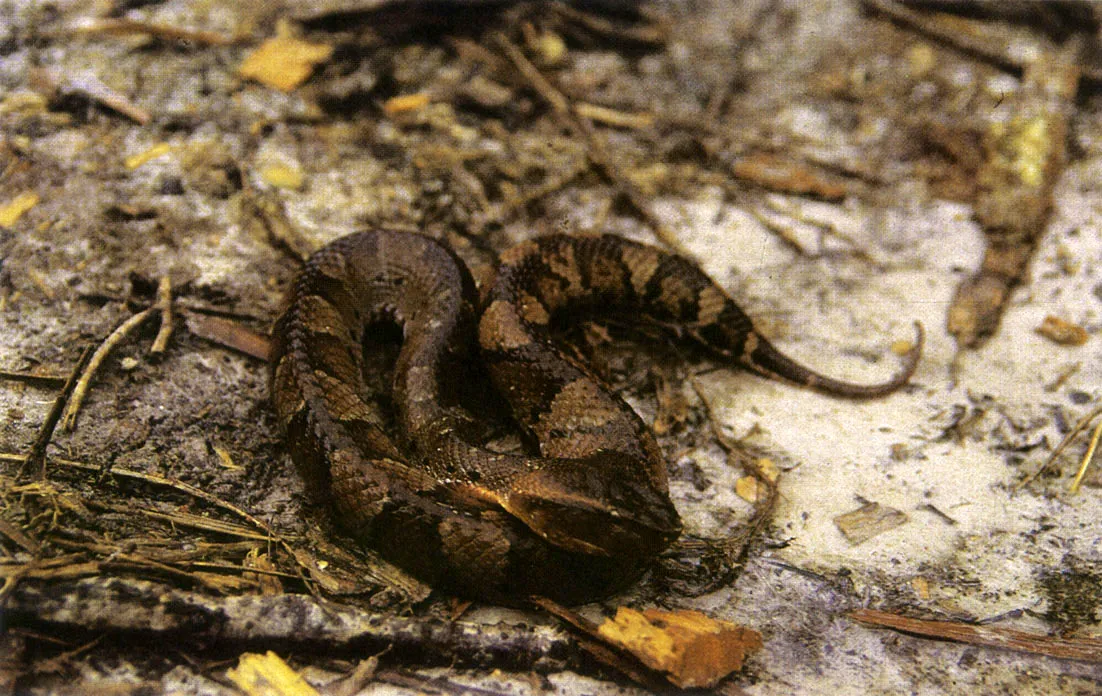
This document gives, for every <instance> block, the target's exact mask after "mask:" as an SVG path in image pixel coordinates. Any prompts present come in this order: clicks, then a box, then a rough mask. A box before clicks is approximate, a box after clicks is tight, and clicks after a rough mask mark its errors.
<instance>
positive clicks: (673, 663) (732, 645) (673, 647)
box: [597, 607, 762, 689]
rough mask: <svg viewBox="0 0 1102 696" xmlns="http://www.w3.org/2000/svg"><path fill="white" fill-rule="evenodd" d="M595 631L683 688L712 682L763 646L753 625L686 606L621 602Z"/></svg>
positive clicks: (736, 667)
mask: <svg viewBox="0 0 1102 696" xmlns="http://www.w3.org/2000/svg"><path fill="white" fill-rule="evenodd" d="M597 632H598V635H600V636H601V637H602V638H604V639H605V640H607V641H609V642H610V643H612V644H613V645H616V646H619V647H621V648H623V649H625V650H628V651H629V652H631V654H633V655H635V656H636V657H638V658H639V659H640V660H641V661H642V662H643V664H645V665H647V666H648V667H650V668H651V669H655V670H658V671H659V672H662V673H663V674H665V675H666V678H667V679H669V680H670V682H671V683H673V684H675V685H676V686H678V687H680V688H682V689H690V688H711V687H713V686H715V685H716V684H718V683H719V682H720V681H721V680H722V679H723V678H724V677H726V676H727V675H729V674H731V673H732V672H736V671H738V670H740V669H742V665H743V662H744V661H745V660H746V658H747V657H748V656H749V655H750V654H752V653H754V652H756V651H757V650H759V649H761V647H762V641H761V635H760V634H759V633H758V632H757V631H754V630H751V629H749V628H745V627H743V626H738V625H736V624H732V623H728V622H726V621H719V620H717V619H711V618H708V617H707V616H705V615H704V614H701V613H700V612H696V611H689V610H680V611H660V610H658V609H647V610H645V611H643V612H638V611H635V610H634V609H629V608H628V607H619V608H618V609H617V610H616V616H615V618H612V619H608V620H606V621H605V622H604V623H602V624H601V625H600V627H599V628H598V629H597Z"/></svg>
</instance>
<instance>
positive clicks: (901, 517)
mask: <svg viewBox="0 0 1102 696" xmlns="http://www.w3.org/2000/svg"><path fill="white" fill-rule="evenodd" d="M906 522H907V515H906V514H905V513H903V512H900V511H899V510H896V509H895V508H891V507H887V506H885V505H881V504H880V503H873V502H869V503H865V504H864V505H862V506H861V507H859V508H857V509H856V510H853V511H852V512H847V513H844V514H842V515H838V516H837V517H835V518H834V524H835V525H836V526H837V527H838V530H839V531H841V532H842V534H843V535H844V536H845V537H846V539H847V540H848V541H849V543H851V544H853V545H854V546H856V545H857V544H861V543H863V542H866V541H868V540H869V539H872V538H873V537H875V536H879V535H880V534H883V533H884V532H887V531H889V530H891V529H895V528H896V527H898V526H900V525H902V524H905V523H906Z"/></svg>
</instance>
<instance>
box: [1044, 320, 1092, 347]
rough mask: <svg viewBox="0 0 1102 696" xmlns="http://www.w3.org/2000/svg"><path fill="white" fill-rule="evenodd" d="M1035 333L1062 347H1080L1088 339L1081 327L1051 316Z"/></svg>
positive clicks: (1085, 331)
mask: <svg viewBox="0 0 1102 696" xmlns="http://www.w3.org/2000/svg"><path fill="white" fill-rule="evenodd" d="M1037 333H1039V334H1041V335H1042V336H1044V337H1045V338H1047V339H1048V340H1050V341H1052V342H1053V343H1058V344H1060V345H1062V346H1081V345H1083V344H1084V343H1086V342H1087V339H1088V338H1089V336H1088V334H1087V330H1086V329H1084V328H1083V327H1082V326H1080V325H1078V324H1072V323H1071V322H1070V321H1067V320H1065V319H1061V318H1060V317H1057V316H1053V315H1051V314H1050V315H1048V316H1047V317H1045V320H1044V321H1043V322H1041V325H1040V326H1038V327H1037Z"/></svg>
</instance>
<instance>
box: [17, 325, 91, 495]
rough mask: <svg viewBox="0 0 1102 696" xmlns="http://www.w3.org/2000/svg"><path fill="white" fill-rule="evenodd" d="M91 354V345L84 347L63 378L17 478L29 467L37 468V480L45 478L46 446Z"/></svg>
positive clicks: (29, 468)
mask: <svg viewBox="0 0 1102 696" xmlns="http://www.w3.org/2000/svg"><path fill="white" fill-rule="evenodd" d="M91 355H92V349H91V347H88V348H85V349H84V352H82V353H81V354H80V359H79V360H77V364H76V365H75V366H74V367H73V371H72V372H71V373H69V378H68V379H67V380H65V386H64V387H62V389H61V393H60V394H58V395H57V398H56V399H54V405H53V406H51V407H50V412H49V413H47V414H46V420H45V421H43V422H42V427H41V428H40V429H39V431H38V437H36V438H35V440H34V444H33V445H31V451H30V452H29V453H28V454H27V457H26V458H25V459H24V460H23V464H22V465H21V466H20V467H19V473H18V474H17V478H21V477H22V476H23V475H24V473H25V472H27V471H29V470H31V469H37V472H36V473H35V475H34V476H35V478H36V479H37V480H39V481H41V480H43V479H45V478H46V448H47V447H49V445H50V440H51V439H53V436H54V430H55V429H56V428H57V421H58V419H60V418H61V412H62V411H63V410H64V409H65V404H66V403H69V398H70V397H71V396H73V390H74V389H75V388H76V386H77V384H78V381H79V375H80V374H81V372H82V371H83V370H84V367H85V365H87V364H88V359H89V358H90V356H91Z"/></svg>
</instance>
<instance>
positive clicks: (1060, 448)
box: [1014, 405, 1102, 492]
mask: <svg viewBox="0 0 1102 696" xmlns="http://www.w3.org/2000/svg"><path fill="white" fill-rule="evenodd" d="M1099 415H1102V405H1099V406H1096V407H1095V408H1094V410H1093V411H1091V412H1090V413H1088V414H1087V415H1085V416H1083V417H1082V418H1080V419H1079V422H1077V423H1076V424H1075V427H1074V428H1072V429H1071V432H1069V433H1068V434H1067V435H1065V436H1064V439H1063V440H1061V441H1060V444H1059V445H1057V446H1056V449H1054V450H1053V451H1052V454H1050V455H1049V457H1048V459H1046V460H1045V463H1044V464H1042V465H1041V467H1040V468H1039V469H1037V471H1034V472H1033V473H1032V474H1030V475H1029V476H1026V477H1025V478H1024V479H1022V480H1021V481H1020V482H1019V483H1018V485H1017V486H1015V487H1014V491H1015V492H1017V491H1019V490H1021V489H1022V488H1025V487H1026V486H1028V485H1029V484H1030V483H1032V482H1033V479H1035V478H1037V477H1038V476H1040V475H1041V474H1042V473H1044V472H1045V471H1046V470H1047V469H1048V468H1049V467H1050V466H1052V463H1053V462H1055V461H1056V458H1057V457H1059V456H1060V455H1061V454H1063V452H1064V450H1065V449H1067V446H1068V445H1070V444H1071V441H1072V440H1074V439H1075V436H1076V435H1078V434H1079V433H1081V432H1082V431H1084V430H1086V429H1087V427H1088V426H1090V424H1091V421H1093V420H1094V419H1095V418H1097V417H1098V416H1099ZM1091 441H1092V446H1091V447H1090V452H1089V453H1088V456H1087V458H1086V459H1085V460H1084V463H1083V465H1082V466H1081V467H1080V469H1081V470H1082V471H1083V472H1085V471H1086V466H1087V462H1088V461H1090V458H1091V456H1093V455H1094V445H1097V443H1098V435H1097V434H1095V435H1094V436H1093V437H1092V438H1091ZM1080 479H1081V477H1080V476H1078V475H1077V476H1076V480H1075V481H1074V482H1073V485H1076V484H1078V482H1079V480H1080ZM1076 488H1078V486H1077V485H1076ZM1073 492H1074V491H1073Z"/></svg>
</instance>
